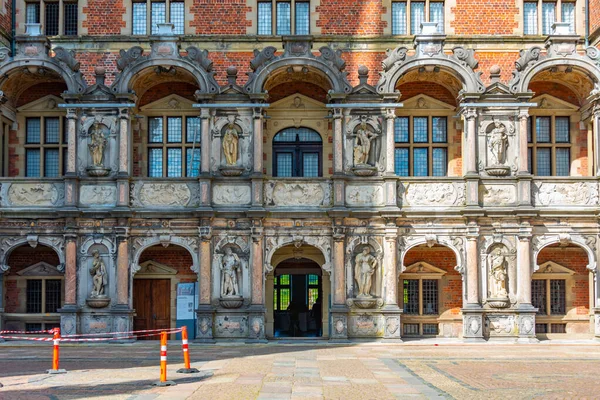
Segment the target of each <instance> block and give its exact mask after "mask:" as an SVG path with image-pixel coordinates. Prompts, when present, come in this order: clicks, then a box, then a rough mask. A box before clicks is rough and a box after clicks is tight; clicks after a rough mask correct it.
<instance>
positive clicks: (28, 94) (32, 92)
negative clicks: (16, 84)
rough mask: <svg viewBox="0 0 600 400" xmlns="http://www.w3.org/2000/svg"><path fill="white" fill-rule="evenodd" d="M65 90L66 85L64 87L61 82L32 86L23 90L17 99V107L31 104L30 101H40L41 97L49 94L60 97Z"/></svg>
mask: <svg viewBox="0 0 600 400" xmlns="http://www.w3.org/2000/svg"><path fill="white" fill-rule="evenodd" d="M65 90H67V85H65V84H64V83H63V82H49V83H40V84H37V85H34V86H32V87H30V88H28V89H27V90H25V91H24V92H23V94H21V96H20V97H19V98H18V99H17V107H21V106H22V105H25V104H27V103H31V102H32V101H35V100H37V99H41V98H42V97H44V96H48V95H50V94H52V95H54V96H57V97H60V95H61V94H62V92H64V91H65Z"/></svg>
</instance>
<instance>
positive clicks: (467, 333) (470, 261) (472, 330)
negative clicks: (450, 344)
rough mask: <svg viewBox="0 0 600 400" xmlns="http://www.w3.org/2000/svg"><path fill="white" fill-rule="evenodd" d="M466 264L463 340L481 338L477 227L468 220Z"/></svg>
mask: <svg viewBox="0 0 600 400" xmlns="http://www.w3.org/2000/svg"><path fill="white" fill-rule="evenodd" d="M467 232H468V233H467V246H466V252H467V265H466V271H464V272H463V276H465V275H466V285H467V304H465V305H464V307H463V308H462V314H463V338H464V340H465V341H482V340H483V309H482V308H481V304H480V302H479V255H478V254H477V241H478V239H479V227H478V226H477V225H476V224H475V223H474V222H470V223H469V224H468V225H467Z"/></svg>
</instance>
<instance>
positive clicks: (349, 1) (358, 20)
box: [316, 0, 387, 36]
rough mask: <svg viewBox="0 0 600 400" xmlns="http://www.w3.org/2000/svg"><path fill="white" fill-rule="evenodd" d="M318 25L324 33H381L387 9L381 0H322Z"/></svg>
mask: <svg viewBox="0 0 600 400" xmlns="http://www.w3.org/2000/svg"><path fill="white" fill-rule="evenodd" d="M316 11H317V12H318V13H319V19H318V20H317V26H318V27H320V28H321V33H322V34H323V35H367V36H372V35H381V34H383V29H384V28H385V26H386V23H385V22H384V21H382V19H381V15H382V14H384V13H386V12H387V10H386V8H385V7H383V6H382V2H381V1H380V0H345V1H336V0H321V5H320V6H317V8H316Z"/></svg>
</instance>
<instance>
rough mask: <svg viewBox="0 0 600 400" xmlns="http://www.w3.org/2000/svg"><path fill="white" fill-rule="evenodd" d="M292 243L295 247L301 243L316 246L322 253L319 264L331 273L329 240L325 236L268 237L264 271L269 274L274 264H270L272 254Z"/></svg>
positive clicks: (298, 246) (300, 245)
mask: <svg viewBox="0 0 600 400" xmlns="http://www.w3.org/2000/svg"><path fill="white" fill-rule="evenodd" d="M289 245H293V246H294V247H296V248H300V247H302V246H303V245H308V246H312V247H315V248H317V249H318V250H320V251H321V253H322V254H323V260H321V262H322V263H319V262H317V263H319V266H320V267H321V268H322V269H323V270H324V271H326V272H327V273H331V240H330V238H329V237H325V236H308V235H306V236H276V237H268V238H267V239H266V241H265V257H264V260H265V265H264V273H265V275H266V274H269V273H271V272H272V271H273V270H274V269H275V266H274V265H272V261H273V255H274V254H275V252H276V251H277V250H279V249H281V248H282V247H286V246H289Z"/></svg>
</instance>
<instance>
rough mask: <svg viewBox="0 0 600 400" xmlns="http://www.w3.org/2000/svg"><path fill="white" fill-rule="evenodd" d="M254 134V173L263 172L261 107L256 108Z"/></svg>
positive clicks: (260, 173)
mask: <svg viewBox="0 0 600 400" xmlns="http://www.w3.org/2000/svg"><path fill="white" fill-rule="evenodd" d="M253 117H254V136H253V137H252V143H253V145H254V147H253V148H254V154H253V159H254V175H262V173H263V114H262V110H261V109H260V108H256V109H254V115H253Z"/></svg>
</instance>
